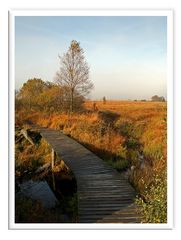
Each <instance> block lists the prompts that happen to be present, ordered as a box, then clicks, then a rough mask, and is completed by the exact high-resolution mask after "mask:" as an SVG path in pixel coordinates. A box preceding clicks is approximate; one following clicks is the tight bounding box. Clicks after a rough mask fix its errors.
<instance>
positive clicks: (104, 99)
mask: <svg viewBox="0 0 181 240" xmlns="http://www.w3.org/2000/svg"><path fill="white" fill-rule="evenodd" d="M102 100H103V104H106V97H105V96H104V97H103V99H102Z"/></svg>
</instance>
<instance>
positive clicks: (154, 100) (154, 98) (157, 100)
mask: <svg viewBox="0 0 181 240" xmlns="http://www.w3.org/2000/svg"><path fill="white" fill-rule="evenodd" d="M151 100H152V102H165V98H164V97H159V96H158V95H154V96H153V97H152V98H151Z"/></svg>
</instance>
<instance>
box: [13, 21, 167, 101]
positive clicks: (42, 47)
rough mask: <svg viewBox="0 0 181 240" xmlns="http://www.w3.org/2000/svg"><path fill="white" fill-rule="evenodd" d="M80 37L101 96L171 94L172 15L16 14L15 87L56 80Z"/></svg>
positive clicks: (93, 94)
mask: <svg viewBox="0 0 181 240" xmlns="http://www.w3.org/2000/svg"><path fill="white" fill-rule="evenodd" d="M72 40H77V41H78V42H80V46H81V47H82V48H83V49H84V52H85V58H86V60H87V62H88V64H89V66H90V79H91V80H92V82H93V83H94V86H95V87H94V90H93V91H92V92H91V94H90V95H89V97H90V98H91V99H100V98H102V97H103V96H106V98H107V99H150V98H151V96H153V95H155V94H157V95H159V96H164V97H166V74H167V72H166V70H167V69H166V61H167V59H166V58H167V17H164V16H160V17H158V16H153V17H151V16H145V17H144V16H140V17H137V16H134V17H130V16H127V17H125V16H117V17H116V16H115V17H88V16H87V17H83V16H82V17H76V16H75V17H62V16H57V17H55V16H49V17H42V16H41V17H35V16H32V17H16V18H15V86H16V89H19V88H20V87H21V86H22V85H23V83H24V82H26V81H27V80H28V79H31V78H34V77H36V78H41V79H42V80H44V81H53V79H54V77H55V74H56V72H57V70H58V69H59V60H58V55H63V53H65V52H66V51H67V50H68V47H69V45H70V42H71V41H72Z"/></svg>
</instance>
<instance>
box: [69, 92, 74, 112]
mask: <svg viewBox="0 0 181 240" xmlns="http://www.w3.org/2000/svg"><path fill="white" fill-rule="evenodd" d="M70 97H71V99H70V112H73V110H74V106H73V105H74V89H71V96H70Z"/></svg>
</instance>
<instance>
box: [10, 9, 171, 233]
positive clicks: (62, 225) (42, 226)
mask: <svg viewBox="0 0 181 240" xmlns="http://www.w3.org/2000/svg"><path fill="white" fill-rule="evenodd" d="M16 16H166V17H167V103H168V105H167V107H168V108H167V127H168V128H167V133H168V135H167V173H168V174H167V189H168V191H167V200H168V201H167V223H165V224H163V223H162V224H139V223H137V224H111V223H109V224H81V223H80V224H79V223H75V224H74V223H71V224H67V223H58V224H39V223H36V224H33V223H31V224H29V223H28V224H24V223H23V224H19V223H15V200H14V199H15V194H14V193H15V186H14V185H15V177H14V175H15V174H14V173H15V172H14V169H15V161H14V143H15V141H14V131H15V100H14V99H15V93H14V92H15V17H16ZM173 187H174V186H173V11H172V10H101V9H92V10H90V9H81V10H77V9H75V10H68V9H65V10H15V9H14V10H13V9H12V10H9V229H42V230H45V229H59V230H65V229H80V230H84V229H105V230H106V229H172V228H173V227H174V223H173V219H174V216H173V210H174V209H173Z"/></svg>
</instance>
